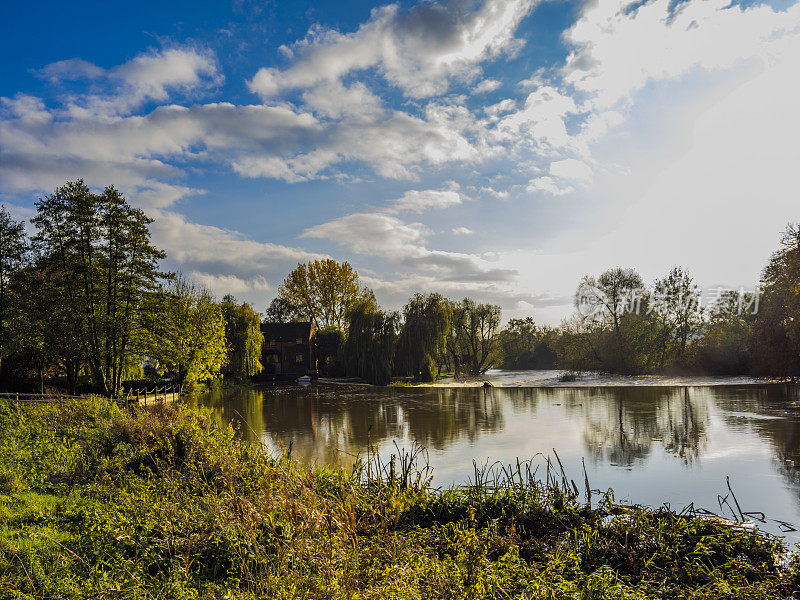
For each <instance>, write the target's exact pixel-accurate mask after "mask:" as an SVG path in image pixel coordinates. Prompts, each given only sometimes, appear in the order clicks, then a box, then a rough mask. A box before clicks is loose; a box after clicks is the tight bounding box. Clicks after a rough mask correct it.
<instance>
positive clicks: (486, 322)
mask: <svg viewBox="0 0 800 600" xmlns="http://www.w3.org/2000/svg"><path fill="white" fill-rule="evenodd" d="M499 327H500V307H499V306H496V305H493V304H479V303H477V302H475V301H474V300H471V299H469V298H464V299H463V300H462V301H461V302H452V301H451V302H450V331H449V332H448V335H447V353H448V355H449V356H450V358H451V359H452V361H453V370H454V372H455V374H456V377H458V376H459V375H468V376H474V377H477V376H479V375H482V374H483V373H485V372H486V371H488V370H489V369H490V368H492V366H493V364H494V360H495V358H496V357H495V347H496V343H497V332H498V329H499Z"/></svg>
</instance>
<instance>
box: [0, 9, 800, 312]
mask: <svg viewBox="0 0 800 600" xmlns="http://www.w3.org/2000/svg"><path fill="white" fill-rule="evenodd" d="M0 23H2V25H0V33H2V35H0V57H2V60H0V202H2V203H3V204H5V205H6V207H7V208H8V209H9V210H10V211H11V212H12V213H13V214H14V215H15V216H16V217H17V218H18V219H27V218H30V217H31V216H32V215H33V212H34V203H35V202H36V200H37V199H38V198H39V197H41V196H43V195H45V194H48V193H51V192H52V191H53V190H54V189H55V188H56V187H57V186H58V185H61V184H63V183H64V182H65V181H68V180H74V179H78V178H83V179H84V180H85V181H86V183H87V184H88V185H90V186H91V187H93V188H97V189H101V188H103V187H105V186H106V185H110V184H113V185H115V186H116V187H117V188H118V189H120V190H121V191H123V192H124V193H125V195H126V197H127V198H128V200H129V201H130V202H131V203H132V204H134V205H136V206H140V207H142V208H144V209H145V211H146V212H147V213H148V214H149V215H150V216H151V217H152V218H153V219H154V223H153V224H152V226H151V230H152V236H153V241H154V242H155V243H156V244H157V245H158V246H159V247H161V248H163V249H164V250H165V251H166V252H167V253H168V259H167V261H166V263H165V267H166V268H168V269H171V270H179V271H181V272H183V273H184V275H186V276H188V277H191V278H193V279H195V280H197V281H198V282H200V283H202V284H204V285H206V286H207V287H209V288H210V289H211V290H212V291H214V292H215V293H216V294H218V295H223V294H226V293H231V294H233V295H234V296H236V297H237V298H238V299H240V300H246V301H248V302H250V303H252V304H253V306H254V307H255V308H256V310H262V311H263V310H264V309H265V308H266V306H267V305H268V303H269V301H270V299H271V298H273V297H274V296H275V295H276V292H277V287H278V286H279V285H280V283H281V281H282V280H283V278H284V277H285V276H286V275H287V274H288V273H289V272H290V271H291V269H292V268H293V267H294V266H296V265H297V263H298V262H303V261H307V260H311V259H315V258H321V257H332V258H334V259H336V260H347V261H349V262H350V263H351V264H352V265H353V266H354V267H355V268H356V270H357V271H358V273H359V275H360V277H361V280H362V281H363V282H364V283H365V284H367V285H369V286H370V287H371V288H372V289H373V290H374V291H375V293H376V296H377V297H378V300H379V302H380V303H381V304H382V305H383V306H384V307H386V308H392V309H395V308H400V307H402V305H403V304H404V302H405V300H406V299H407V298H408V297H409V296H410V295H411V294H412V293H414V292H417V291H420V292H430V291H438V292H441V293H443V294H444V295H446V296H448V297H451V298H453V299H459V298H463V297H465V296H469V297H473V298H476V299H478V300H480V301H488V302H492V303H496V304H499V305H500V306H501V307H502V308H503V311H504V312H503V314H504V318H505V319H508V318H512V317H527V316H532V317H534V319H535V320H536V321H538V322H541V323H547V324H551V325H556V324H558V323H559V322H560V321H561V320H562V319H564V318H566V317H568V316H569V315H570V314H571V313H572V312H573V301H572V297H573V294H574V291H575V289H576V287H577V285H578V283H579V281H580V279H581V278H582V277H583V276H584V275H586V274H591V275H596V274H599V273H600V272H602V271H603V270H605V269H607V268H610V267H614V266H622V267H630V268H635V269H637V270H638V271H639V272H640V273H641V275H642V277H643V278H644V280H645V281H646V282H648V283H652V282H653V281H654V280H655V279H657V278H659V277H662V276H664V275H665V274H666V273H667V272H668V271H669V270H670V269H671V268H672V267H674V266H682V267H684V268H685V269H687V270H688V271H689V272H690V273H691V275H692V276H693V277H694V278H695V280H696V281H697V283H698V284H700V285H701V286H702V287H703V288H704V289H706V290H710V289H718V288H719V287H720V286H724V287H730V288H740V287H746V288H750V287H752V286H754V285H756V284H757V282H758V279H759V276H760V273H761V270H762V268H763V267H764V265H765V263H766V261H767V260H768V258H769V256H770V253H771V252H772V251H774V250H775V249H776V248H777V245H778V241H779V239H780V235H781V232H782V231H783V230H784V229H785V227H786V225H787V224H788V223H790V222H796V221H798V214H800V211H798V208H800V194H798V185H797V176H796V173H797V170H798V165H800V146H798V140H800V112H799V111H798V107H800V75H798V74H800V2H792V1H791V0H778V1H776V2H771V3H760V2H751V1H747V2H730V0H722V1H720V0H649V1H636V2H625V1H622V2H621V1H618V0H590V1H588V2H568V1H564V0H455V1H448V0H441V1H439V2H399V3H394V4H381V3H374V2H363V1H353V0H351V1H349V2H333V1H328V0H317V1H314V2H306V1H302V0H294V1H291V2H290V1H285V2H284V1H275V2H268V1H262V2H256V1H252V0H234V1H233V2H229V3H226V2H222V1H221V2H188V1H186V2H184V1H173V2H158V3H156V2H151V1H150V0H141V1H140V2H137V3H115V2H81V1H77V0H76V1H75V2H69V3H66V2H37V3H32V2H13V1H8V2H3V3H2V6H0Z"/></svg>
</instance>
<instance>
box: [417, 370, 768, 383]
mask: <svg viewBox="0 0 800 600" xmlns="http://www.w3.org/2000/svg"><path fill="white" fill-rule="evenodd" d="M565 374H566V376H565ZM484 382H488V383H489V384H490V385H491V386H492V387H625V386H638V387H642V386H644V387H648V386H704V387H712V386H720V385H763V384H765V383H781V381H780V380H776V379H769V378H756V377H747V376H736V377H722V376H712V375H614V374H609V373H596V372H590V371H579V372H573V371H564V370H559V369H542V370H531V371H503V370H499V369H492V370H490V371H488V372H487V373H486V374H484V375H483V376H481V377H474V378H469V379H454V378H452V377H449V378H443V379H439V380H437V381H435V382H432V383H414V384H412V385H414V386H415V387H482V386H483V385H484Z"/></svg>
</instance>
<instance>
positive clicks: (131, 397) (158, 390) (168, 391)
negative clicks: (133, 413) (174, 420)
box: [124, 385, 182, 406]
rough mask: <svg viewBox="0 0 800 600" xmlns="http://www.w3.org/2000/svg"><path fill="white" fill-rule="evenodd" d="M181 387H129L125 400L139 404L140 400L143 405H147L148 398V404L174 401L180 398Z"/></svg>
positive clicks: (127, 402)
mask: <svg viewBox="0 0 800 600" xmlns="http://www.w3.org/2000/svg"><path fill="white" fill-rule="evenodd" d="M181 393H182V391H181V388H180V386H177V385H165V386H163V387H158V386H155V387H154V388H152V389H149V388H146V387H144V388H131V389H129V390H128V391H127V392H126V393H125V396H124V398H125V402H126V404H130V403H133V402H135V403H136V404H139V403H140V402H142V403H143V404H144V406H147V402H148V400H149V401H150V404H156V403H164V402H175V401H176V400H180V399H181Z"/></svg>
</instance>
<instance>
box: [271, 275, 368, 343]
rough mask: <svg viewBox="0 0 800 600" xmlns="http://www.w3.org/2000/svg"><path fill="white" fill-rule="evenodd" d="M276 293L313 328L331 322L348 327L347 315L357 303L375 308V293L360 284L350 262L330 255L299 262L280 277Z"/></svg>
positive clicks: (341, 326) (322, 327)
mask: <svg viewBox="0 0 800 600" xmlns="http://www.w3.org/2000/svg"><path fill="white" fill-rule="evenodd" d="M278 297H279V298H281V299H283V300H285V301H286V302H288V303H289V305H291V306H293V307H296V311H297V314H296V315H295V316H296V317H297V316H299V317H301V318H304V319H308V320H310V321H312V322H313V323H314V328H315V329H317V330H319V329H324V328H326V327H330V326H331V325H333V326H336V327H339V328H340V329H343V330H344V329H347V326H348V322H349V321H348V318H349V317H348V315H349V314H350V313H351V312H352V311H353V310H354V309H355V308H357V307H365V306H366V307H367V308H368V309H374V310H377V306H378V305H377V302H376V300H375V294H373V293H372V290H370V289H369V288H366V287H363V286H361V285H360V284H359V281H358V273H356V272H355V270H354V269H353V267H351V266H350V264H349V263H346V262H344V263H338V262H336V261H335V260H332V259H325V260H314V261H311V262H308V263H301V264H299V265H297V268H296V269H295V270H294V271H292V272H291V273H290V274H289V276H288V277H287V278H286V279H284V280H283V284H282V285H281V286H280V288H279V289H278Z"/></svg>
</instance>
